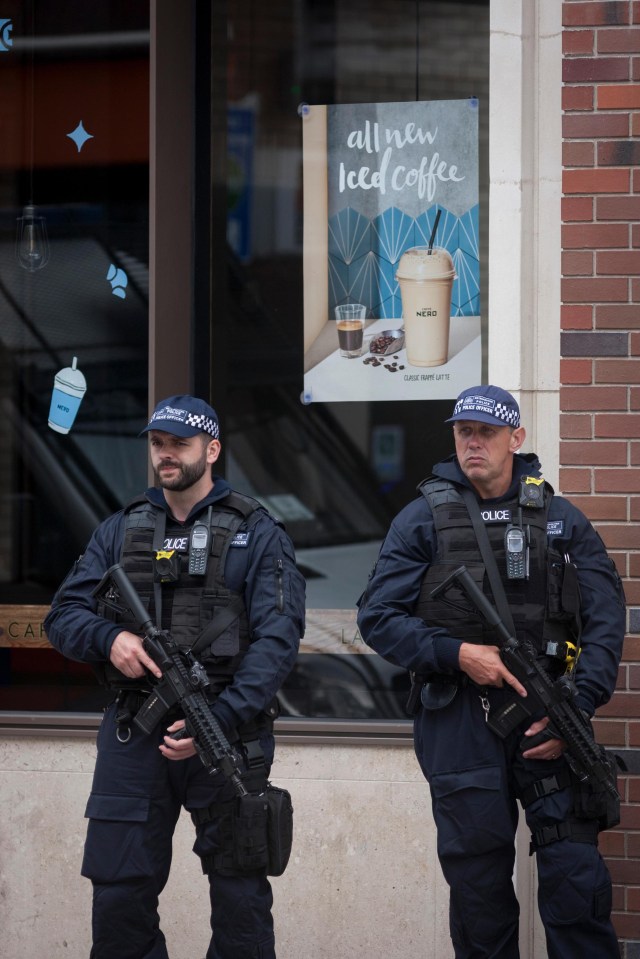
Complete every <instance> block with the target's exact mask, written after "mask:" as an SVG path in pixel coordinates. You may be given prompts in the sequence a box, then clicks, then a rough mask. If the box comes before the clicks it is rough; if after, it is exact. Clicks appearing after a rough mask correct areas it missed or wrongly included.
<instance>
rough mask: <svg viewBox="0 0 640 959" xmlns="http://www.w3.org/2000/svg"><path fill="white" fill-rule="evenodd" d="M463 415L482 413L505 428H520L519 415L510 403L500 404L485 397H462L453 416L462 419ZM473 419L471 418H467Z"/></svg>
mask: <svg viewBox="0 0 640 959" xmlns="http://www.w3.org/2000/svg"><path fill="white" fill-rule="evenodd" d="M465 413H471V414H474V413H476V414H477V413H482V414H484V416H490V417H491V418H492V419H495V420H498V421H499V422H500V423H504V424H505V425H506V426H513V427H514V428H517V427H518V426H520V413H519V411H518V409H517V408H516V407H514V406H512V405H511V404H510V403H501V402H500V401H499V400H493V399H490V398H489V397H487V396H463V397H461V398H460V399H459V400H458V402H457V403H456V405H455V407H454V410H453V416H454V417H455V416H460V417H462V416H463V415H464V414H465ZM469 418H470V419H473V416H470V417H469Z"/></svg>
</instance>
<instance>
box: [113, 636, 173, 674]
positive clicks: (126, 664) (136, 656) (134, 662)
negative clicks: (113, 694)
mask: <svg viewBox="0 0 640 959" xmlns="http://www.w3.org/2000/svg"><path fill="white" fill-rule="evenodd" d="M109 659H110V660H111V662H112V663H113V665H114V666H115V667H116V669H119V670H120V672H121V673H124V675H125V676H128V677H129V679H140V677H141V676H144V674H145V670H147V669H148V670H149V672H150V673H152V674H153V675H154V676H155V677H156V678H157V679H161V678H162V673H161V671H160V669H159V668H158V667H157V666H156V664H155V663H154V661H153V660H152V659H151V658H150V657H149V656H147V654H146V653H145V651H144V646H143V645H142V640H141V639H140V637H139V636H136V634H135V633H129V632H127V630H126V629H124V630H123V631H122V632H121V633H118V635H117V636H116V638H115V639H114V641H113V645H112V647H111V652H110V653H109Z"/></svg>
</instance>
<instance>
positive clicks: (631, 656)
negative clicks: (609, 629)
mask: <svg viewBox="0 0 640 959" xmlns="http://www.w3.org/2000/svg"><path fill="white" fill-rule="evenodd" d="M622 658H623V659H624V660H625V661H626V662H637V661H638V660H640V636H625V640H624V648H623V651H622ZM638 786H639V787H640V777H639V778H638ZM638 802H640V788H639V789H638Z"/></svg>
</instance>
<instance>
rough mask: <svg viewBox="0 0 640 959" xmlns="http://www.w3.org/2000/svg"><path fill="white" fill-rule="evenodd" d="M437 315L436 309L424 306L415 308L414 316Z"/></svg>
mask: <svg viewBox="0 0 640 959" xmlns="http://www.w3.org/2000/svg"><path fill="white" fill-rule="evenodd" d="M437 315H438V311H437V310H427V309H426V308H425V309H424V310H416V316H437Z"/></svg>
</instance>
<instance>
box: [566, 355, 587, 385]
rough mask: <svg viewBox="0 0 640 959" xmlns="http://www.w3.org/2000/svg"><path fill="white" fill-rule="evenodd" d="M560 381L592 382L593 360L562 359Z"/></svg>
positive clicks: (567, 382) (570, 382)
mask: <svg viewBox="0 0 640 959" xmlns="http://www.w3.org/2000/svg"><path fill="white" fill-rule="evenodd" d="M560 381H561V382H562V383H565V384H567V385H568V384H574V385H576V384H578V383H581V384H583V385H584V384H587V385H588V384H590V383H591V382H593V378H592V374H591V360H574V359H561V360H560Z"/></svg>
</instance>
